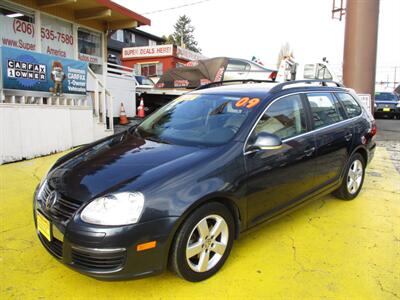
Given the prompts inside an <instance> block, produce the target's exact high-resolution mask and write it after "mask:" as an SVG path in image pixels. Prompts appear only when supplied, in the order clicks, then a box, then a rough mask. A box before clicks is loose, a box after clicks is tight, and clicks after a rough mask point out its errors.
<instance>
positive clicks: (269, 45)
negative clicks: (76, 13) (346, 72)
mask: <svg viewBox="0 0 400 300" xmlns="http://www.w3.org/2000/svg"><path fill="white" fill-rule="evenodd" d="M114 1H115V2H117V3H118V4H121V5H123V6H125V7H128V8H129V9H131V10H133V11H135V12H137V13H139V14H143V15H144V16H145V17H147V18H149V19H151V23H152V24H151V26H141V27H139V29H140V30H143V31H146V32H150V33H152V34H155V35H157V36H162V35H168V34H171V33H173V31H174V28H173V25H174V24H175V22H176V20H177V19H178V17H179V16H180V15H183V14H186V15H187V16H189V17H190V18H191V20H192V25H193V26H194V27H195V31H194V35H195V38H196V40H197V41H198V43H199V46H200V48H201V49H202V53H203V54H204V55H205V56H208V57H214V56H229V57H238V58H245V59H251V58H252V56H256V57H257V58H259V59H260V60H261V61H262V62H263V63H264V65H266V66H268V67H272V68H274V67H275V68H276V62H277V57H278V53H279V50H280V48H281V46H282V45H283V44H284V43H286V42H288V43H289V45H290V46H291V48H292V49H293V52H294V56H295V58H296V59H297V60H298V61H311V60H313V61H315V60H321V59H322V57H327V58H328V60H329V62H330V64H331V65H332V66H333V67H334V68H335V69H336V70H338V72H340V69H341V65H342V59H343V44H344V26H345V22H344V20H342V21H341V22H340V21H339V20H333V19H332V14H331V10H332V1H333V0H303V1H300V0H246V1H234V0H230V1H229V0H203V1H201V0H169V1H165V0H164V1H163V0H151V1H143V0H142V1H139V0H114ZM359 1H369V0H359ZM196 2H201V3H197V4H193V3H196ZM336 2H340V0H337V1H336ZM190 4H193V5H190ZM182 5H188V6H185V7H181V8H177V9H171V10H165V11H161V12H155V11H158V10H164V9H169V8H173V7H177V6H182ZM395 67H397V76H396V79H397V81H399V80H400V0H381V4H380V15H379V33H378V57H377V80H386V79H389V80H390V81H393V79H394V69H395Z"/></svg>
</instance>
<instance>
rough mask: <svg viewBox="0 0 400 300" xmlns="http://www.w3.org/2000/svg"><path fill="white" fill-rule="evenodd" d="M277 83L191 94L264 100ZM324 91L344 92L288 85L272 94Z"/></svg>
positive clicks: (316, 86) (330, 88) (227, 87)
mask: <svg viewBox="0 0 400 300" xmlns="http://www.w3.org/2000/svg"><path fill="white" fill-rule="evenodd" d="M279 84H280V83H278V82H263V83H245V84H228V85H223V86H216V87H210V88H205V89H200V90H195V91H193V93H196V94H213V95H229V96H241V97H246V96H249V97H258V98H266V97H267V96H269V95H270V94H271V93H270V92H271V90H272V89H273V88H274V87H276V86H277V85H279ZM311 90H314V91H315V90H317V91H324V90H330V91H332V90H336V91H346V90H347V89H346V88H343V87H332V86H321V85H304V84H302V85H300V86H299V85H296V84H293V85H290V86H287V88H283V89H281V90H279V91H278V92H274V91H272V92H273V94H287V93H288V92H289V91H290V92H291V93H292V92H301V91H311Z"/></svg>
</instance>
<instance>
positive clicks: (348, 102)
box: [337, 93, 361, 118]
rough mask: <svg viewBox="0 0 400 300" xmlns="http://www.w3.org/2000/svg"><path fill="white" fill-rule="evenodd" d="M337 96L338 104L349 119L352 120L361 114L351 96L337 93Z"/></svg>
mask: <svg viewBox="0 0 400 300" xmlns="http://www.w3.org/2000/svg"><path fill="white" fill-rule="evenodd" d="M337 95H338V96H339V99H340V102H342V104H343V106H344V108H345V110H346V112H347V116H348V117H349V118H354V117H357V116H358V115H360V114H361V107H360V105H358V103H357V101H356V100H354V98H353V97H352V96H351V95H349V94H346V93H338V94H337Z"/></svg>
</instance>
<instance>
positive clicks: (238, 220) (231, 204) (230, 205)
mask: <svg viewBox="0 0 400 300" xmlns="http://www.w3.org/2000/svg"><path fill="white" fill-rule="evenodd" d="M210 202H218V203H221V204H222V205H224V206H225V207H226V208H227V209H228V210H229V211H230V213H231V214H232V217H233V220H234V224H235V228H234V230H235V236H234V239H237V238H238V237H239V233H240V228H241V226H242V224H243V221H244V220H243V214H242V213H241V212H240V210H239V207H238V206H237V205H236V203H235V201H234V200H233V199H232V198H231V197H228V196H226V195H212V196H208V197H205V198H203V199H201V200H199V201H196V202H195V203H194V204H192V205H191V206H189V207H188V208H187V209H186V210H185V212H184V213H183V214H182V216H181V217H180V218H179V220H178V222H177V224H176V225H175V226H174V229H173V232H172V234H171V235H170V239H169V243H168V247H167V251H168V252H167V260H166V263H167V264H169V261H170V256H171V249H172V246H173V244H174V242H175V239H176V236H177V234H178V232H179V229H180V228H181V227H182V225H183V224H184V222H185V221H186V220H187V218H188V217H189V216H190V214H191V213H192V212H194V211H195V210H196V209H197V208H199V207H200V206H202V205H204V204H207V203H210Z"/></svg>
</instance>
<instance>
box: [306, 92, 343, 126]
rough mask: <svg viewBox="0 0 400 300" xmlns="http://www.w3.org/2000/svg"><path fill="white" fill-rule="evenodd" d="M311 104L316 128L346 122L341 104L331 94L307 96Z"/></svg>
mask: <svg viewBox="0 0 400 300" xmlns="http://www.w3.org/2000/svg"><path fill="white" fill-rule="evenodd" d="M307 97H308V101H309V102H310V106H311V112H312V116H313V120H314V127H315V128H321V127H324V126H327V125H331V124H334V123H336V122H339V121H342V120H344V117H343V115H342V114H341V113H340V109H339V103H338V102H337V101H336V100H335V99H334V98H333V96H332V95H331V94H329V93H313V94H307Z"/></svg>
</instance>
